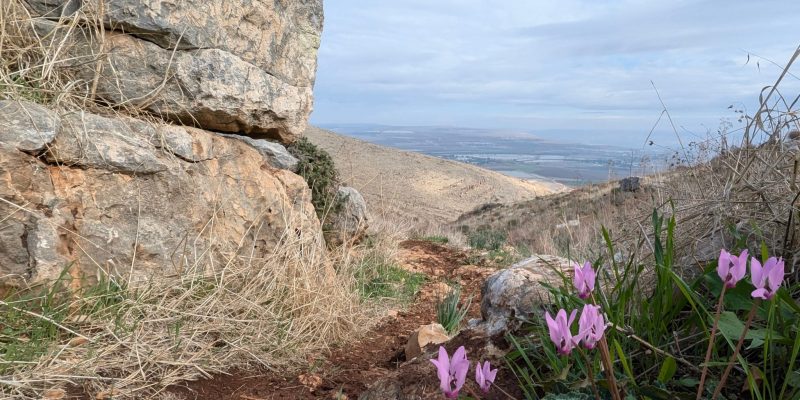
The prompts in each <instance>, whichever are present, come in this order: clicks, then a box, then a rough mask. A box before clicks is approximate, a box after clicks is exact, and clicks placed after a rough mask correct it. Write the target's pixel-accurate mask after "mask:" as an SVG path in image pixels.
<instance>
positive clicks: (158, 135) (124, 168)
mask: <svg viewBox="0 0 800 400" xmlns="http://www.w3.org/2000/svg"><path fill="white" fill-rule="evenodd" d="M273 162H274V161H273ZM310 198H311V195H310V191H309V189H308V186H307V185H306V183H305V181H303V179H302V178H301V177H300V176H298V175H295V174H294V173H292V172H290V171H288V170H284V169H280V168H277V167H276V165H274V164H272V163H271V161H270V158H268V157H265V155H264V154H262V152H261V151H260V150H259V149H257V148H256V147H254V146H253V145H251V144H250V143H247V142H245V141H242V140H240V139H237V138H233V137H225V136H222V135H219V134H215V133H213V132H208V131H204V130H200V129H196V128H188V127H180V126H164V125H154V124H150V123H145V122H143V121H140V120H136V119H131V118H106V117H102V116H98V115H94V114H90V113H87V112H68V113H63V114H61V115H59V114H57V113H55V112H53V111H51V110H48V109H47V108H44V107H41V106H38V105H35V104H31V103H18V102H12V101H0V220H2V224H0V286H5V287H8V286H27V285H31V284H35V283H37V282H42V281H45V280H51V279H54V278H57V277H58V276H59V275H60V274H61V273H62V271H67V272H69V273H70V274H71V275H72V276H73V277H75V278H80V279H75V280H74V282H89V283H91V281H92V280H93V279H95V278H96V277H97V276H98V274H110V275H122V276H127V275H128V274H129V273H131V272H132V273H133V276H132V279H134V280H136V279H147V278H150V277H152V276H153V275H154V274H167V275H172V274H179V273H182V272H183V271H184V270H187V269H189V268H192V267H194V266H196V265H208V266H224V265H225V263H226V262H228V261H230V260H236V259H237V258H238V259H239V260H244V262H256V263H257V262H259V260H261V259H263V258H266V257H267V256H268V254H269V253H270V252H271V251H272V250H274V249H275V247H276V246H277V245H278V244H279V243H280V242H281V241H283V240H307V243H308V244H307V245H306V247H307V248H308V249H309V251H313V249H314V248H318V250H319V251H322V249H323V244H322V243H323V242H322V239H321V229H320V226H319V221H318V220H317V217H316V215H315V214H314V207H313V206H312V204H311V203H310Z"/></svg>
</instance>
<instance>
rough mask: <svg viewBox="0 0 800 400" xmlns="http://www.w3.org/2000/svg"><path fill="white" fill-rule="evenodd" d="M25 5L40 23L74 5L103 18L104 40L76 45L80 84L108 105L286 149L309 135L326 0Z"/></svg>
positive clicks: (35, 0) (41, 0)
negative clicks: (264, 140) (268, 141)
mask: <svg viewBox="0 0 800 400" xmlns="http://www.w3.org/2000/svg"><path fill="white" fill-rule="evenodd" d="M26 1H27V4H28V8H29V10H30V11H31V12H32V13H33V14H34V15H37V16H39V18H40V19H43V20H52V19H54V18H58V17H59V16H60V15H64V14H70V13H74V12H76V11H77V10H78V7H77V6H76V5H80V6H81V7H82V11H84V12H86V13H88V14H89V15H94V14H97V13H102V15H103V22H104V24H105V28H106V34H105V35H104V40H100V38H96V37H95V38H92V37H91V35H85V34H76V35H73V36H74V37H72V38H71V40H72V41H73V42H75V44H76V46H75V47H76V48H77V49H79V50H76V55H75V57H76V58H75V59H76V60H77V61H78V62H76V63H75V68H76V69H77V74H78V76H79V77H81V78H82V79H83V80H84V82H86V86H87V87H89V86H93V85H96V95H97V96H98V97H100V98H102V99H103V100H105V101H106V102H109V103H111V104H117V105H121V106H126V107H130V106H134V107H137V108H142V109H145V110H147V111H150V112H151V113H153V114H157V115H159V116H161V117H164V118H168V119H170V120H172V121H175V122H180V123H182V124H186V125H194V126H197V127H200V128H203V129H207V130H214V131H221V132H231V133H243V134H247V135H251V136H255V137H260V138H270V139H277V140H280V141H282V142H284V143H290V142H292V141H294V140H295V139H296V138H297V137H298V136H299V135H301V134H302V132H303V131H304V130H305V128H306V124H307V118H308V115H309V114H310V112H311V109H312V87H313V84H314V80H315V77H316V65H317V64H316V57H317V49H318V48H319V45H320V34H321V31H322V24H323V12H322V1H321V0H298V1H284V0H234V1H225V2H219V1H215V2H208V1H204V0H183V1H171V2H165V1H162V0H118V1H117V0H115V1H104V2H100V1H98V0H84V1H83V2H76V1H71V0H26ZM43 26H46V24H44V23H42V24H37V27H39V28H40V29H41V28H42V27H43ZM50 29H55V25H51V28H50ZM87 38H88V39H87ZM59 40H60V39H59ZM98 64H99V65H98ZM98 72H99V75H98ZM96 78H97V79H96Z"/></svg>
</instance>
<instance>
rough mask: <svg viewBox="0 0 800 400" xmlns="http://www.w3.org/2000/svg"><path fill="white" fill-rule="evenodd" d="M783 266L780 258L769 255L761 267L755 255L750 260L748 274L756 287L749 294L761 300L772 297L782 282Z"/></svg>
mask: <svg viewBox="0 0 800 400" xmlns="http://www.w3.org/2000/svg"><path fill="white" fill-rule="evenodd" d="M784 268H785V266H784V262H783V259H782V258H775V257H770V258H769V259H767V262H766V263H764V266H763V267H762V266H761V263H760V262H759V261H758V260H757V259H755V257H754V258H753V259H752V260H750V275H751V278H752V280H753V286H755V287H756V290H753V292H752V293H751V294H750V295H751V296H753V297H754V298H759V299H763V300H770V299H772V298H773V297H774V296H775V294H776V293H777V292H778V289H779V288H780V286H781V283H783V275H784V273H785V269H784Z"/></svg>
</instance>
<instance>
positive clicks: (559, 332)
mask: <svg viewBox="0 0 800 400" xmlns="http://www.w3.org/2000/svg"><path fill="white" fill-rule="evenodd" d="M577 312H578V310H572V314H570V316H569V319H567V312H566V311H564V310H563V309H561V310H558V313H557V314H556V317H555V319H554V318H553V317H551V316H550V313H549V312H545V315H544V318H545V320H546V321H547V327H548V328H549V329H550V340H552V341H553V343H555V345H556V348H557V349H558V353H559V354H561V355H568V354H569V353H570V352H571V351H572V349H573V348H575V346H576V345H577V344H578V341H579V340H580V338H579V337H573V336H572V332H570V328H569V327H570V325H572V322H573V321H575V313H577Z"/></svg>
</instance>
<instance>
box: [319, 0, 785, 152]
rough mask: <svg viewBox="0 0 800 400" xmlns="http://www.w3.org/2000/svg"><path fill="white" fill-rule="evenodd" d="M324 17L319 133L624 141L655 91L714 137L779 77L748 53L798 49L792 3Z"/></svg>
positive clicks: (349, 3) (396, 11)
mask: <svg viewBox="0 0 800 400" xmlns="http://www.w3.org/2000/svg"><path fill="white" fill-rule="evenodd" d="M325 12H326V20H325V31H324V34H323V43H322V48H321V49H320V53H319V70H318V79H317V84H316V88H315V93H316V105H315V112H314V114H313V116H312V122H315V123H360V122H369V123H385V124H400V125H431V124H446V125H458V126H474V127H488V128H493V127H496V128H515V129H525V130H530V131H533V132H536V133H537V134H538V135H540V136H545V137H546V136H547V135H548V132H547V130H555V129H561V130H572V131H586V132H588V133H591V135H587V137H592V138H594V139H595V140H598V139H597V138H600V141H605V142H609V141H612V142H613V141H620V140H623V139H620V138H621V137H625V135H629V136H632V135H637V137H638V136H643V135H646V133H647V132H648V131H649V130H650V128H651V126H652V124H653V122H655V119H656V118H657V117H658V115H659V114H660V111H661V105H660V104H659V102H658V99H657V97H656V95H655V91H654V89H653V87H652V85H651V81H652V82H654V83H655V85H656V87H657V88H658V90H659V92H660V93H661V95H662V97H663V99H664V101H665V102H666V103H667V105H668V107H669V108H670V111H671V112H672V113H673V117H675V119H676V120H678V121H679V123H681V124H682V125H684V126H686V127H687V128H688V129H692V130H695V129H698V130H704V129H706V128H713V127H715V126H716V124H717V123H718V122H719V119H720V118H721V117H729V116H732V115H730V113H729V112H728V111H727V110H726V107H727V106H728V105H729V104H734V103H743V104H745V105H747V106H748V107H751V108H752V107H754V102H755V101H756V100H757V96H758V91H759V90H760V89H761V87H763V86H764V85H768V84H771V83H772V82H773V81H774V79H775V78H776V77H777V75H778V74H779V69H778V67H776V66H774V65H771V64H770V63H769V62H766V61H764V60H763V59H757V58H755V57H751V60H750V62H749V63H747V64H745V62H746V61H747V54H748V52H752V53H754V54H758V55H760V56H763V57H767V58H770V59H772V60H774V61H776V62H778V63H783V62H786V60H788V57H789V56H790V55H791V53H792V52H793V50H794V49H795V47H796V46H797V45H798V44H800V41H798V40H797V39H798V37H797V36H798V35H797V27H796V15H800V2H793V1H760V2H729V1H710V0H707V1H688V0H686V1H670V2H667V1H662V2H658V3H656V2H653V1H645V0H637V1H634V0H629V1H625V0H621V1H590V0H586V1H580V0H568V1H560V2H545V1H524V0H516V1H512V0H509V1H503V2H495V1H491V2H490V1H488V0H459V1H456V0H438V1H430V0H427V1H426V0H393V1H387V2H383V1H368V2H364V1H356V0H330V1H327V2H325ZM757 62H758V64H757ZM786 84H787V86H786V87H784V90H788V91H790V92H791V91H794V93H797V89H798V87H800V84H798V81H797V79H795V78H790V79H789V80H788V81H787V83H786ZM609 132H615V134H614V135H610V134H609V136H608V137H603V135H604V134H608V133H609ZM619 132H623V133H624V134H619Z"/></svg>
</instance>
